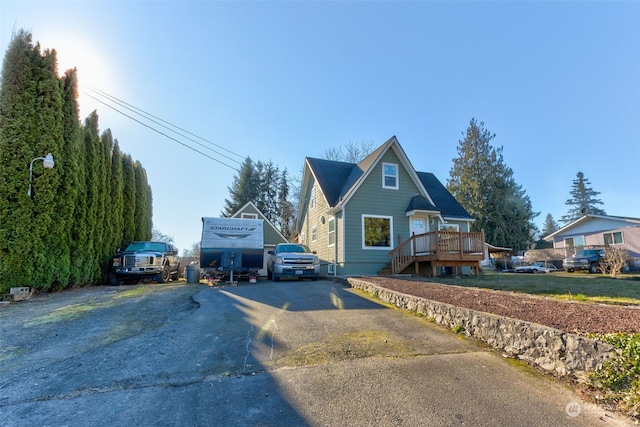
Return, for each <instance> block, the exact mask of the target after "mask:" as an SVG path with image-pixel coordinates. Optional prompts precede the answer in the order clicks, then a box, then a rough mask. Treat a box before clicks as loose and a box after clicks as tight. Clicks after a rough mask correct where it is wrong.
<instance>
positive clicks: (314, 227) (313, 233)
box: [311, 225, 318, 242]
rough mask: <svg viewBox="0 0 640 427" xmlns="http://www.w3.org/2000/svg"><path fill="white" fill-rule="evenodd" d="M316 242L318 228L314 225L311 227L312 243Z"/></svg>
mask: <svg viewBox="0 0 640 427" xmlns="http://www.w3.org/2000/svg"><path fill="white" fill-rule="evenodd" d="M316 240H318V226H317V225H314V226H313V227H311V241H312V242H315V241H316Z"/></svg>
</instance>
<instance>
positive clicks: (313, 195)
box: [309, 187, 316, 209]
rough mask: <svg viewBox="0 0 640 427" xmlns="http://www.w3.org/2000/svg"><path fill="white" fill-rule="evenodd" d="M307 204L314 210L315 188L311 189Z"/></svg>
mask: <svg viewBox="0 0 640 427" xmlns="http://www.w3.org/2000/svg"><path fill="white" fill-rule="evenodd" d="M309 204H310V205H311V209H315V208H316V187H311V195H310V196H309Z"/></svg>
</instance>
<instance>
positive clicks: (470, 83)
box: [0, 0, 640, 251]
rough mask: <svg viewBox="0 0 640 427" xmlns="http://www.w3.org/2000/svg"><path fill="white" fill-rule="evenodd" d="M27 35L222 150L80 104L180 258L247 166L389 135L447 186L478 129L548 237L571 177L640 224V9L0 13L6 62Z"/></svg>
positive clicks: (87, 7)
mask: <svg viewBox="0 0 640 427" xmlns="http://www.w3.org/2000/svg"><path fill="white" fill-rule="evenodd" d="M19 29H26V30H29V31H31V33H32V35H33V39H34V42H39V43H40V45H41V46H42V48H43V49H44V48H54V49H56V50H57V52H58V59H59V69H60V73H61V74H62V73H63V72H64V70H66V69H67V68H70V67H77V69H78V74H79V79H80V84H81V86H83V87H85V88H96V89H98V90H101V91H104V92H105V93H108V94H110V95H113V96H115V97H117V98H119V99H121V100H123V101H126V102H127V103H129V104H131V105H133V106H135V107H137V108H140V109H142V110H144V111H147V112H149V113H151V114H153V115H155V116H157V117H160V118H162V119H164V120H166V121H168V122H170V123H172V124H175V125H177V126H180V127H181V128H183V129H186V130H187V131H189V132H191V133H193V134H195V135H198V136H200V137H203V138H205V139H206V140H208V141H210V142H213V143H215V144H217V146H218V147H216V146H211V145H209V142H203V141H201V140H197V141H198V142H199V143H201V144H203V145H204V146H205V147H207V148H204V147H202V146H200V145H198V144H196V143H194V142H192V141H189V140H188V139H184V138H179V139H180V140H181V142H183V143H184V144H187V145H189V146H191V147H193V148H196V149H198V150H199V151H202V152H204V153H206V154H207V156H210V157H213V158H215V159H217V160H219V161H220V162H222V163H220V162H218V161H215V160H212V159H211V158H209V157H206V156H204V155H202V154H199V153H197V152H195V151H193V150H191V149H189V148H187V147H185V146H183V145H181V144H179V143H177V142H175V141H172V140H170V139H167V138H165V137H163V136H162V135H159V134H157V133H155V132H153V131H152V130H150V129H148V128H146V127H144V126H142V125H140V124H138V123H136V122H134V121H133V120H131V119H129V118H126V117H124V116H122V115H121V114H119V113H118V112H116V111H114V110H113V109H111V108H109V107H107V106H105V105H103V104H100V103H98V102H96V101H95V100H93V99H91V98H89V97H88V96H87V95H85V94H81V96H80V108H81V114H82V119H83V120H84V118H85V117H86V116H87V115H88V114H89V113H90V112H91V111H93V110H96V109H97V111H98V115H99V117H100V129H101V130H105V129H107V128H109V129H111V131H112V133H113V135H114V137H115V138H117V139H118V142H119V144H120V148H121V150H122V151H124V152H127V153H129V154H131V156H132V157H133V158H134V159H135V160H139V161H140V162H141V163H142V165H143V166H144V168H145V169H146V171H147V174H148V180H149V183H150V185H151V187H152V190H153V198H154V201H153V208H154V216H153V219H154V226H155V227H156V228H158V229H159V230H160V231H161V232H162V233H164V234H167V235H170V236H173V238H174V240H175V243H176V244H177V246H178V247H179V248H180V249H181V251H182V250H184V249H189V248H191V246H192V245H193V244H194V243H195V242H197V241H199V240H200V233H201V227H202V224H201V221H200V218H201V217H203V216H219V214H220V212H221V210H222V208H223V206H224V200H225V198H228V197H229V192H228V186H229V185H231V183H232V181H233V177H234V175H236V171H235V170H234V169H233V168H232V167H238V165H239V164H238V163H237V162H241V161H242V160H243V159H244V158H245V157H246V156H250V157H251V159H252V160H254V161H257V160H262V161H269V160H271V161H273V163H274V164H275V165H277V166H279V167H280V168H281V169H284V168H287V170H288V171H289V173H290V175H291V177H292V178H293V179H296V178H298V179H299V177H300V174H301V170H302V166H303V163H304V158H305V156H309V157H322V156H323V154H324V153H325V151H326V150H327V149H329V148H333V147H340V146H345V145H346V144H349V143H359V142H362V141H372V142H374V143H375V145H376V146H378V145H380V144H382V143H383V142H384V141H386V140H387V139H388V138H390V137H391V136H393V135H395V136H396V137H397V138H398V140H399V142H400V144H401V145H402V147H403V148H404V150H405V151H406V153H407V155H408V157H409V159H410V160H411V162H412V163H413V166H414V167H415V169H416V170H418V171H421V172H433V173H434V174H435V175H436V176H437V177H438V178H439V179H440V180H441V181H442V182H443V183H445V184H446V182H447V179H448V178H449V171H450V169H451V167H452V164H453V161H452V160H453V158H455V157H456V156H457V151H456V148H457V146H458V141H459V140H460V139H462V138H463V133H464V132H465V131H466V129H467V126H468V125H469V121H470V120H471V118H476V119H477V120H478V121H482V122H484V124H485V128H486V129H488V130H489V131H491V132H493V133H495V134H496V138H495V139H494V140H493V145H494V146H496V147H500V146H502V147H504V151H503V155H504V161H505V163H506V164H507V166H509V167H511V168H512V169H513V171H514V175H515V180H516V182H517V183H518V184H520V185H522V186H523V188H524V189H525V190H526V194H527V195H528V196H529V197H530V198H531V201H532V204H533V209H534V210H535V211H537V212H540V216H539V217H538V218H537V219H536V223H537V224H538V225H539V226H541V225H542V223H543V221H544V219H545V217H546V215H547V214H548V213H550V214H551V215H553V217H554V219H555V220H556V221H559V220H560V217H561V216H562V215H564V214H565V213H567V210H568V207H567V206H566V205H565V204H564V202H565V201H566V200H567V199H568V198H569V196H570V195H569V192H570V190H571V184H572V181H573V179H575V177H576V173H577V172H578V171H581V172H583V173H584V174H585V177H587V178H588V179H589V180H590V181H591V187H592V188H593V189H594V190H596V191H599V192H601V194H600V195H599V198H601V200H602V201H603V202H604V205H603V206H601V207H602V208H604V209H605V210H606V212H607V213H608V214H610V215H620V216H633V217H640V190H639V180H638V176H639V173H638V169H640V2H638V1H602V2H598V1H564V2H554V1H540V2H537V1H522V2H517V1H491V2H489V1H487V2H485V1H470V2H463V1H448V2H435V1H411V2H397V1H393V2H367V1H350V2H342V1H333V2H328V1H313V2H311V1H295V2H294V1H282V2H270V1H260V2H247V1H234V2H217V1H196V2H189V1H161V2H155V1H109V2H96V1H83V2H68V1H47V2H35V1H28V0H26V1H25V0H21V1H6V0H0V46H1V47H2V53H3V58H4V54H5V52H6V49H7V46H8V44H9V42H10V39H11V34H12V32H13V31H14V30H19ZM85 90H86V89H85ZM118 108H119V109H122V108H121V107H118ZM154 126H155V125H154ZM155 127H158V126H155ZM164 132H166V130H164ZM194 139H195V138H194ZM219 147H220V148H219ZM209 148H213V149H215V150H216V151H218V152H219V153H222V154H224V155H225V156H226V157H222V156H221V155H219V154H216V153H215V152H213V151H211V150H210V149H209ZM224 150H230V152H232V153H234V154H231V153H230V152H227V151H224ZM223 163H224V164H223ZM225 164H226V165H225ZM227 165H229V166H232V167H229V166H227Z"/></svg>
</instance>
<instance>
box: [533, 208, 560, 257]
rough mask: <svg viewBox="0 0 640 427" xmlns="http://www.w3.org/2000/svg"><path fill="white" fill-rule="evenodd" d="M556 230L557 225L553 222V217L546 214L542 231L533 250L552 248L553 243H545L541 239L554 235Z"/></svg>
mask: <svg viewBox="0 0 640 427" xmlns="http://www.w3.org/2000/svg"><path fill="white" fill-rule="evenodd" d="M558 229H559V227H558V224H557V223H556V222H555V221H554V220H553V216H551V214H547V217H546V219H545V221H544V225H543V226H542V231H541V232H540V236H539V237H540V238H539V239H538V240H536V244H535V247H534V249H547V248H552V247H553V242H547V241H546V240H543V238H544V237H547V236H549V235H550V234H552V233H555V232H556V231H558Z"/></svg>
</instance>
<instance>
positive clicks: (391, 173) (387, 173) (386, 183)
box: [382, 163, 399, 190]
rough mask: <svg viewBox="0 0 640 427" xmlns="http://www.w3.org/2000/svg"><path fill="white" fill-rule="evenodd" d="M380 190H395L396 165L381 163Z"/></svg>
mask: <svg viewBox="0 0 640 427" xmlns="http://www.w3.org/2000/svg"><path fill="white" fill-rule="evenodd" d="M382 188H390V189H392V190H397V189H398V188H399V185H398V165H397V164H395V163H382Z"/></svg>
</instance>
